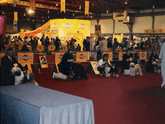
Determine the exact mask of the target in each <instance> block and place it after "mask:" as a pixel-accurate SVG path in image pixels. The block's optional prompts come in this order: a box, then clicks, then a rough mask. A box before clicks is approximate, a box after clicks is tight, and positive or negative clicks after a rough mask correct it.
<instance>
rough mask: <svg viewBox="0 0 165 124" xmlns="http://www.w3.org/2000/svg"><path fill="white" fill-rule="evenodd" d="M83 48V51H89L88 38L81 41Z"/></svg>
mask: <svg viewBox="0 0 165 124" xmlns="http://www.w3.org/2000/svg"><path fill="white" fill-rule="evenodd" d="M83 46H84V48H83V49H84V51H89V48H90V41H89V37H88V36H87V37H86V39H84V41H83Z"/></svg>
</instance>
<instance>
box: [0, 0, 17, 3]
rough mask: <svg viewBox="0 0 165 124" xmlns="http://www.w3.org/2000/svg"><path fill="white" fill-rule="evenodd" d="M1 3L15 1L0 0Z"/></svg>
mask: <svg viewBox="0 0 165 124" xmlns="http://www.w3.org/2000/svg"><path fill="white" fill-rule="evenodd" d="M0 3H14V1H13V0H0Z"/></svg>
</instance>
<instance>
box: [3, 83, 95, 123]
mask: <svg viewBox="0 0 165 124" xmlns="http://www.w3.org/2000/svg"><path fill="white" fill-rule="evenodd" d="M0 102H1V116H2V118H3V119H4V122H5V124H94V123H95V122H94V111H93V103H92V100H88V99H85V98H81V97H77V96H73V95H69V94H66V93H62V92H59V91H55V90H51V89H47V88H43V87H40V86H35V85H32V84H29V83H28V84H22V85H15V86H6V87H1V101H0Z"/></svg>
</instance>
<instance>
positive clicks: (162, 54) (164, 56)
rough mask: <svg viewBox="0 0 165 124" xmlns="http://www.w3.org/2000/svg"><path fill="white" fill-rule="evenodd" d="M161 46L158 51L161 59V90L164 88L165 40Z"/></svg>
mask: <svg viewBox="0 0 165 124" xmlns="http://www.w3.org/2000/svg"><path fill="white" fill-rule="evenodd" d="M163 42H164V43H163V44H162V47H161V50H160V54H159V58H160V59H162V63H161V74H162V78H163V82H162V84H161V88H165V39H164V40H163Z"/></svg>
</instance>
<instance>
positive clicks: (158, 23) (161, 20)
mask: <svg viewBox="0 0 165 124" xmlns="http://www.w3.org/2000/svg"><path fill="white" fill-rule="evenodd" d="M154 28H155V29H164V28H165V15H162V16H155V25H154Z"/></svg>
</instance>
